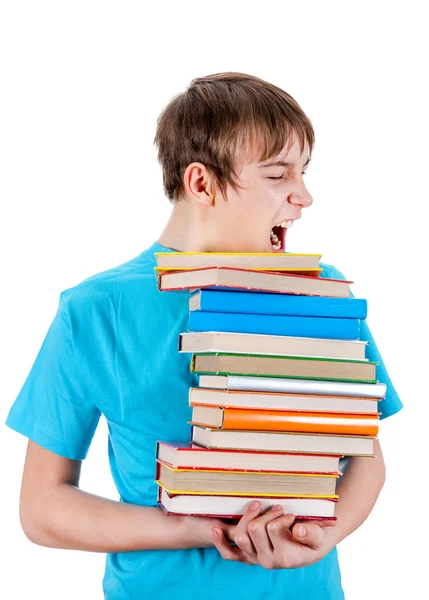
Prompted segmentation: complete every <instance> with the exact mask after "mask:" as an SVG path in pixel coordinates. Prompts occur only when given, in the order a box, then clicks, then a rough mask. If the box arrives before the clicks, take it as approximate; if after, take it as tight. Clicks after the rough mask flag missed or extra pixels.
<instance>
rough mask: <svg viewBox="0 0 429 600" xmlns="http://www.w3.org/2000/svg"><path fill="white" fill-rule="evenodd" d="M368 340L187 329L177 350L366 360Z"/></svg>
mask: <svg viewBox="0 0 429 600" xmlns="http://www.w3.org/2000/svg"><path fill="white" fill-rule="evenodd" d="M367 345H368V342H366V341H361V340H338V339H327V338H314V337H313V338H309V337H296V336H290V335H264V334H260V333H231V332H225V331H186V332H183V333H180V334H179V340H178V351H179V352H190V353H194V354H197V353H208V352H211V353H213V352H232V353H233V354H267V355H271V356H273V355H277V356H308V357H311V356H314V357H318V358H341V359H344V360H363V361H366V360H367V358H366V347H367Z"/></svg>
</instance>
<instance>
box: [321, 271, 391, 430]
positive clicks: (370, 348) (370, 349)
mask: <svg viewBox="0 0 429 600" xmlns="http://www.w3.org/2000/svg"><path fill="white" fill-rule="evenodd" d="M328 267H329V268H328V269H327V272H326V275H325V276H326V277H331V278H333V279H346V278H345V277H344V275H343V274H342V273H341V271H339V270H338V269H336V268H335V267H333V266H331V265H329V266H328ZM322 275H324V273H322ZM350 297H351V298H354V295H353V293H352V292H350ZM359 339H360V340H362V341H365V342H368V344H367V346H366V350H365V355H366V358H367V359H368V360H369V361H373V362H376V363H378V364H377V366H376V378H377V379H378V381H380V382H381V383H385V384H386V396H385V397H384V398H383V399H382V400H381V401H380V402H379V403H378V410H379V412H380V413H381V414H380V418H381V419H384V418H386V417H390V416H391V415H394V414H395V413H397V412H398V411H399V410H401V408H402V406H403V405H402V402H401V400H400V398H399V396H398V394H397V392H396V390H395V387H394V385H393V383H392V380H391V379H390V376H389V373H388V371H387V369H386V365H385V364H384V361H383V359H382V357H381V354H380V352H379V350H378V348H377V344H376V343H375V341H374V338H373V336H372V333H371V330H370V328H369V326H368V322H367V320H366V319H364V320H362V321H361V324H360V336H359Z"/></svg>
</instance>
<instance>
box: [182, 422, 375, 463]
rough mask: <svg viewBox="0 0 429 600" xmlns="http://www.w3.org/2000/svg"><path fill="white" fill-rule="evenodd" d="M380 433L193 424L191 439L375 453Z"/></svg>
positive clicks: (220, 444)
mask: <svg viewBox="0 0 429 600" xmlns="http://www.w3.org/2000/svg"><path fill="white" fill-rule="evenodd" d="M375 439H376V436H374V437H371V436H364V435H356V436H350V435H347V436H346V435H332V434H317V433H290V432H289V433H286V432H275V431H259V432H256V431H230V430H227V429H211V428H209V427H199V426H198V425H193V426H192V433H191V440H192V441H193V442H195V443H196V444H198V445H199V446H204V447H205V448H229V449H236V450H263V451H272V452H299V453H303V454H305V453H309V454H342V455H344V456H374V440H375Z"/></svg>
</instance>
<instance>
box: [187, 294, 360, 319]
mask: <svg viewBox="0 0 429 600" xmlns="http://www.w3.org/2000/svg"><path fill="white" fill-rule="evenodd" d="M189 310H190V311H191V312H192V311H194V310H195V311H198V310H202V311H204V312H226V313H245V314H256V315H295V316H297V317H331V318H343V319H362V320H363V319H366V317H367V313H368V306H367V301H366V300H364V299H361V298H325V297H322V296H296V295H292V294H261V293H259V292H250V293H249V292H234V291H230V292H228V293H225V292H224V291H217V290H198V291H197V292H194V293H193V294H192V295H191V296H190V297H189Z"/></svg>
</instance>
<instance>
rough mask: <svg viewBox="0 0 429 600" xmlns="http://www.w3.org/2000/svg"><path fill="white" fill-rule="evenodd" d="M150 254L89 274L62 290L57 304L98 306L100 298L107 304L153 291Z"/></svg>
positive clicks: (152, 271)
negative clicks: (125, 296)
mask: <svg viewBox="0 0 429 600" xmlns="http://www.w3.org/2000/svg"><path fill="white" fill-rule="evenodd" d="M155 266H156V262H155V259H154V257H153V255H152V254H151V253H150V252H148V251H147V250H144V251H143V252H142V253H141V254H139V255H137V256H135V257H134V258H132V259H130V260H128V261H126V262H124V263H121V264H119V265H116V266H114V267H111V268H109V269H106V270H104V271H100V272H98V273H95V274H94V275H90V276H89V277H86V278H85V279H83V280H82V281H80V282H79V283H77V284H76V285H74V286H72V287H69V288H67V289H65V290H63V291H62V292H61V294H60V303H62V304H68V305H72V306H75V307H77V306H83V305H91V304H100V303H102V301H103V299H104V300H108V301H109V302H111V301H112V299H115V298H119V296H121V295H122V294H124V293H125V294H126V293H131V294H132V293H133V291H138V292H139V293H140V294H142V293H143V294H144V292H145V290H149V289H153V288H154V287H155V288H156V285H155V282H156V280H155V278H154V267H155Z"/></svg>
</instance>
